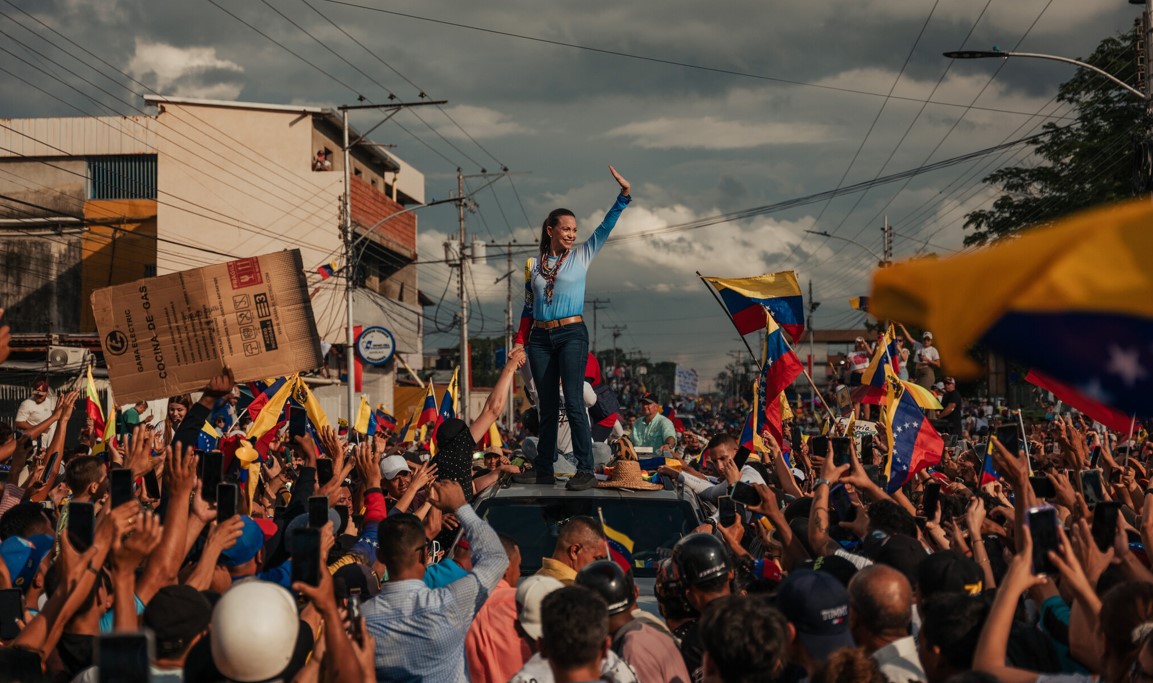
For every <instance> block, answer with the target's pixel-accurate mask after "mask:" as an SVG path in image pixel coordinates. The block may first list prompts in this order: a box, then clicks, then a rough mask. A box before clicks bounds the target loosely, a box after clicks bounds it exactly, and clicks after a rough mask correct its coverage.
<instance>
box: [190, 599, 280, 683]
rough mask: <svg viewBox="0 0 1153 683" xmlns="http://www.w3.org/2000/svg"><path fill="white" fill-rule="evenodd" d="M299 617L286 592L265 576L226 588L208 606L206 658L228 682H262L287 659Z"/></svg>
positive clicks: (275, 673)
mask: <svg viewBox="0 0 1153 683" xmlns="http://www.w3.org/2000/svg"><path fill="white" fill-rule="evenodd" d="M299 630H300V619H299V617H298V616H297V612H296V602H295V601H294V600H293V599H292V594H291V593H289V592H288V591H286V590H285V589H284V588H281V587H280V586H278V585H276V584H275V583H269V582H267V581H255V580H253V581H245V582H243V583H238V584H236V585H235V586H233V587H232V588H230V589H229V590H228V591H227V592H225V593H224V595H223V596H222V597H221V598H220V601H219V602H217V603H216V608H215V609H213V610H212V660H213V661H214V662H215V663H216V668H217V669H218V670H219V671H220V673H222V674H224V675H225V676H227V677H228V678H230V679H232V680H234V681H263V680H266V679H269V678H272V677H274V676H277V675H279V674H280V673H281V672H283V671H284V670H285V669H286V668H287V667H288V663H289V662H290V661H292V654H293V652H294V651H295V650H296V636H297V632H298V631H299Z"/></svg>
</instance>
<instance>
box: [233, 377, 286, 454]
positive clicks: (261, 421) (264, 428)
mask: <svg viewBox="0 0 1153 683" xmlns="http://www.w3.org/2000/svg"><path fill="white" fill-rule="evenodd" d="M282 380H283V381H282ZM296 380H297V377H296V375H293V376H292V377H282V378H280V379H278V380H277V381H276V382H275V383H274V384H273V386H274V387H276V392H275V393H274V394H272V396H270V397H268V398H265V399H264V402H263V405H262V406H261V407H259V408H258V410H257V413H256V414H255V415H253V418H252V423H251V424H249V425H248V432H247V433H246V434H245V436H247V437H248V438H250V439H260V438H261V437H262V436H264V435H265V434H267V433H268V432H269V431H270V430H271V429H272V428H273V427H275V426H276V425H278V424H280V423H281V422H283V421H284V418H283V417H282V414H283V413H284V404H285V403H287V402H288V399H289V398H291V397H292V389H293V387H295V386H296ZM272 389H273V387H269V388H268V390H266V392H267V391H271V390H272ZM258 398H259V397H258ZM255 402H256V401H253V403H255ZM251 409H252V407H251V406H249V412H251Z"/></svg>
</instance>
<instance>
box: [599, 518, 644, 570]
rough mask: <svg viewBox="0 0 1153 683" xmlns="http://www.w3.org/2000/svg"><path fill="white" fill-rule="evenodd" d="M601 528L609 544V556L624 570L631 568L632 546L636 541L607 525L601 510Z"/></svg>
mask: <svg viewBox="0 0 1153 683" xmlns="http://www.w3.org/2000/svg"><path fill="white" fill-rule="evenodd" d="M601 528H603V529H604V532H605V539H606V540H607V541H608V546H609V556H610V557H611V558H612V560H613V562H616V563H617V564H618V565H620V567H621V568H622V569H624V570H625V571H628V570H629V569H631V568H632V566H633V548H635V547H636V542H635V541H633V539H632V538H631V537H629V535H628V534H626V533H624V532H623V531H618V530H616V529H614V528H612V527H611V526H609V525H608V522H606V521H604V513H603V512H602V513H601Z"/></svg>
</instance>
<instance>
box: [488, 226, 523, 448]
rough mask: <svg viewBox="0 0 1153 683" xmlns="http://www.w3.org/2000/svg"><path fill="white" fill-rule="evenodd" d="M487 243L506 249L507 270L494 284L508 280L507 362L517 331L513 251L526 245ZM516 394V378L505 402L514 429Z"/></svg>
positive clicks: (514, 242)
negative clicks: (515, 322)
mask: <svg viewBox="0 0 1153 683" xmlns="http://www.w3.org/2000/svg"><path fill="white" fill-rule="evenodd" d="M486 245H487V246H489V247H497V248H503V249H505V271H504V275H501V276H500V277H498V278H497V279H496V280H495V281H494V282H493V284H494V285H495V284H499V283H500V281H501V280H507V282H506V283H505V302H504V305H505V308H504V353H505V356H504V357H505V362H508V359H509V358H510V357H511V355H512V347H513V342H512V338H513V332H514V331H515V327H513V321H514V320H515V316H514V314H513V308H512V282H513V279H514V278H513V276H514V275H516V270H514V269H513V267H512V252H513V250H515V249H517V248H518V247H524V245H523V244H521V243H519V242H517V241H516V240H513V241H512V242H506V243H504V244H498V243H496V242H487V243H486ZM515 394H516V382H515V380H514V381H513V383H512V384H510V385H509V387H508V397H507V401H506V403H505V421H506V424H508V427H509V429H512V427H513V425H514V424H516V407H515V406H514V405H513V397H514V396H515Z"/></svg>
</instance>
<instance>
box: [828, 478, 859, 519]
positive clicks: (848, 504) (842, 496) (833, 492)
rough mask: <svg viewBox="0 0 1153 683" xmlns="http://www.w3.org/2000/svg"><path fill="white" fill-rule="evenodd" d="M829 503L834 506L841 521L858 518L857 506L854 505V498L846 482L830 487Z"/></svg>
mask: <svg viewBox="0 0 1153 683" xmlns="http://www.w3.org/2000/svg"><path fill="white" fill-rule="evenodd" d="M829 503H830V504H831V505H832V506H833V511H834V512H835V513H836V514H837V519H838V520H839V521H842V522H852V521H855V520H856V519H857V506H856V505H853V499H852V498H850V497H849V492H848V491H846V490H845V485H844V484H837V485H836V486H834V487H832V488H831V489H829Z"/></svg>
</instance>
